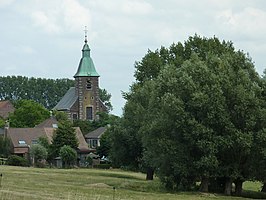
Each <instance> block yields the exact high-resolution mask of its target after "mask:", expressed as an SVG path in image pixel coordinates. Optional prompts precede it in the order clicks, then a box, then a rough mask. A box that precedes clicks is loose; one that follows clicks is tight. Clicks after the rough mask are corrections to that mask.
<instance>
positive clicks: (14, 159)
mask: <svg viewBox="0 0 266 200" xmlns="http://www.w3.org/2000/svg"><path fill="white" fill-rule="evenodd" d="M6 164H7V165H12V166H23V167H28V166H29V161H28V160H27V159H25V158H23V157H20V156H16V155H11V156H9V157H8V159H7V162H6Z"/></svg>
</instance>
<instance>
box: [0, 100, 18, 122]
mask: <svg viewBox="0 0 266 200" xmlns="http://www.w3.org/2000/svg"><path fill="white" fill-rule="evenodd" d="M14 110H15V108H14V106H13V105H12V103H11V102H10V101H9V100H6V101H0V116H1V117H2V118H4V119H6V118H7V117H8V115H9V113H12V112H14Z"/></svg>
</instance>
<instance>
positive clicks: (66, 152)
mask: <svg viewBox="0 0 266 200" xmlns="http://www.w3.org/2000/svg"><path fill="white" fill-rule="evenodd" d="M59 156H60V157H61V159H62V161H63V166H65V167H70V166H73V165H75V164H76V162H77V152H76V150H74V149H73V148H71V146H68V145H64V146H62V147H61V148H60V151H59Z"/></svg>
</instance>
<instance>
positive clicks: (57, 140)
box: [49, 121, 78, 159]
mask: <svg viewBox="0 0 266 200" xmlns="http://www.w3.org/2000/svg"><path fill="white" fill-rule="evenodd" d="M64 145H67V146H70V147H71V148H72V149H77V147H78V139H77V137H76V133H75V129H74V128H73V127H72V124H71V123H69V122H68V121H65V122H63V121H62V122H61V123H59V125H58V128H57V129H56V130H55V132H54V135H53V138H52V144H51V145H50V149H49V159H51V158H54V157H56V156H59V152H60V149H61V147H63V146H64Z"/></svg>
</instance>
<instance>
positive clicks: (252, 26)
mask: <svg viewBox="0 0 266 200" xmlns="http://www.w3.org/2000/svg"><path fill="white" fill-rule="evenodd" d="M218 20H219V21H220V22H222V23H221V25H222V27H223V28H224V30H226V31H229V32H230V33H233V34H238V35H239V36H241V35H242V36H243V35H244V36H247V37H249V38H250V37H251V38H253V39H254V38H259V37H261V36H265V34H266V27H265V21H266V12H265V11H263V10H260V9H258V8H252V7H247V8H244V9H243V10H241V11H239V12H233V11H232V10H231V9H227V10H224V11H222V12H221V13H220V14H219V15H218Z"/></svg>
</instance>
